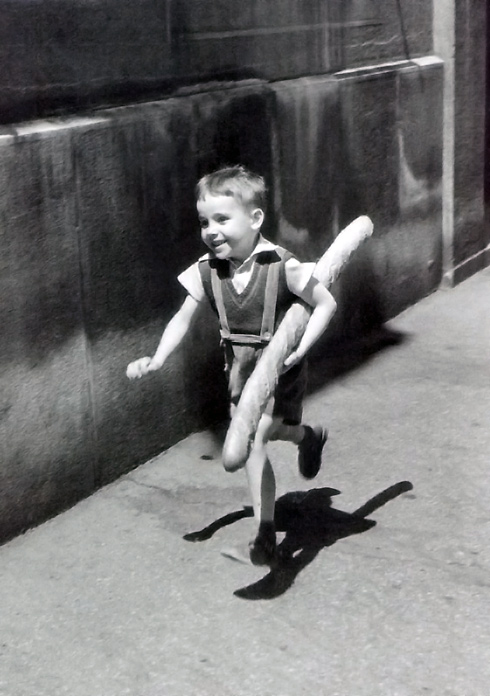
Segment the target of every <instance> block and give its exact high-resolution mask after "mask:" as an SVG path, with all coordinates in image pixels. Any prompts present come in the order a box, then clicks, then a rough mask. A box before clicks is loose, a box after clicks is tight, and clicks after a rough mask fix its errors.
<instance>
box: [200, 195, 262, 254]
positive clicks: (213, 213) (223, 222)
mask: <svg viewBox="0 0 490 696" xmlns="http://www.w3.org/2000/svg"><path fill="white" fill-rule="evenodd" d="M197 212H198V215H199V223H200V225H201V237H202V240H203V242H204V243H205V244H206V245H207V246H208V247H209V248H210V249H211V251H212V253H213V254H214V256H216V258H218V259H232V260H234V261H244V260H245V259H246V258H247V257H248V256H250V254H251V253H252V250H253V248H254V246H255V241H256V237H257V234H258V232H259V230H260V226H261V225H262V221H263V219H264V213H263V211H262V210H261V209H260V208H256V209H255V210H249V209H248V208H246V207H245V206H243V205H242V204H241V203H240V201H237V200H236V198H233V196H212V195H210V194H208V195H206V196H205V197H204V198H203V199H201V200H199V201H197Z"/></svg>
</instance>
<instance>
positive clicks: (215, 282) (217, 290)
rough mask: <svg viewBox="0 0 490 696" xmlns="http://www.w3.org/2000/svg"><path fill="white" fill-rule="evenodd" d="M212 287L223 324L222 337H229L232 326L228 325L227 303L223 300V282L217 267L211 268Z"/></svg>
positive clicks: (220, 320)
mask: <svg viewBox="0 0 490 696" xmlns="http://www.w3.org/2000/svg"><path fill="white" fill-rule="evenodd" d="M210 270H211V288H212V290H213V295H214V301H215V303H216V309H217V310H218V317H219V323H220V326H221V338H224V339H229V338H230V336H231V334H230V327H229V326H228V318H227V316H226V310H225V303H224V302H223V291H222V289H221V283H220V280H219V278H218V271H217V270H216V268H211V269H210Z"/></svg>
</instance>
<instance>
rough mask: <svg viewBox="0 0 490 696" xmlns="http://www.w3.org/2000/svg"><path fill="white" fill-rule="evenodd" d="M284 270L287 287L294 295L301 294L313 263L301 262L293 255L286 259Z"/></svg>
mask: <svg viewBox="0 0 490 696" xmlns="http://www.w3.org/2000/svg"><path fill="white" fill-rule="evenodd" d="M285 270H286V282H287V285H288V289H289V290H290V291H291V292H292V293H293V294H294V295H298V296H301V294H302V293H303V291H304V289H305V287H306V286H307V285H308V281H309V280H310V278H311V276H312V274H313V271H314V270H315V264H314V263H301V262H300V261H298V259H297V258H295V257H294V256H293V257H292V258H290V259H288V260H287V261H286V264H285Z"/></svg>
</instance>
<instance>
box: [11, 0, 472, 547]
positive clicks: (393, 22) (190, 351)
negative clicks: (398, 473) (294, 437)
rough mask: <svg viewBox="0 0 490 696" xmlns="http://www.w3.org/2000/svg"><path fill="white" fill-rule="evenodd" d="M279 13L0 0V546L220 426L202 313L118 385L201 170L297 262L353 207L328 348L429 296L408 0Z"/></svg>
mask: <svg viewBox="0 0 490 696" xmlns="http://www.w3.org/2000/svg"><path fill="white" fill-rule="evenodd" d="M287 4H288V8H289V9H288V12H285V11H281V12H277V7H279V6H280V7H281V8H282V10H284V2H281V3H278V2H271V0H268V1H266V0H262V1H259V0H256V1H255V2H251V3H247V4H246V5H245V4H243V5H244V6H243V8H242V7H241V5H240V4H237V3H230V2H226V3H223V2H218V1H217V0H216V1H214V0H213V1H211V0H208V1H207V2H203V1H202V0H201V2H197V1H196V0H193V1H192V2H191V1H189V0H188V1H187V2H179V3H177V2H174V3H172V2H164V1H163V0H162V1H160V2H156V0H152V1H151V2H150V1H149V0H147V2H141V3H137V4H134V3H132V4H131V3H126V2H120V3H118V4H117V6H116V5H115V4H114V3H113V2H109V1H108V0H105V1H104V2H102V0H100V1H99V0H97V2H93V3H90V6H89V5H87V4H86V3H79V4H77V3H75V8H74V9H73V8H72V9H73V12H72V14H70V21H68V17H67V15H66V12H68V8H67V5H66V3H64V2H61V0H60V1H59V2H54V0H53V1H52V2H46V1H45V0H43V1H42V2H41V0H38V1H37V0H32V2H30V3H25V4H24V8H25V12H26V15H24V20H25V21H24V24H22V27H21V20H22V15H21V14H20V5H19V3H14V2H13V1H12V2H6V0H0V5H1V9H2V11H4V17H7V18H8V22H4V23H3V24H2V27H3V28H4V29H5V27H6V26H10V27H11V28H12V27H13V26H15V27H17V28H18V29H19V31H20V32H21V33H20V34H19V36H21V37H22V41H24V48H25V49H26V50H25V52H23V53H22V55H20V56H19V55H14V53H12V51H13V50H14V48H13V40H12V34H11V32H6V33H5V36H4V37H3V41H0V47H2V48H0V51H3V52H4V56H7V58H4V60H7V59H8V60H10V63H9V65H10V66H11V68H12V69H11V70H6V71H4V72H3V73H2V76H1V77H0V80H3V81H4V82H3V87H2V88H1V89H0V106H2V113H3V123H4V125H3V127H1V128H0V219H1V228H0V259H1V263H2V271H3V272H2V274H1V275H0V284H1V292H0V318H1V321H2V326H3V327H4V331H3V332H2V334H1V336H0V362H1V365H2V370H1V372H0V385H1V389H0V416H1V418H0V441H1V443H2V444H1V448H2V458H1V461H2V464H1V469H0V486H1V488H0V490H1V491H2V493H1V494H0V538H1V539H5V538H8V537H9V536H12V535H13V534H16V533H18V532H20V531H21V530H23V529H25V528H27V527H28V526H30V525H32V524H36V523H37V522H39V521H41V520H43V519H45V518H46V517H47V516H49V515H52V514H55V513H56V512H58V511H60V510H61V509H63V508H65V507H67V506H68V505H70V504H73V503H74V502H76V501H77V500H78V499H80V498H81V497H83V496H85V495H88V494H90V493H91V492H92V491H93V490H94V489H95V488H97V487H98V486H100V485H103V484H105V483H107V482H109V481H111V480H113V479H114V478H116V477H117V476H119V475H120V474H122V473H124V472H126V471H128V470H130V469H131V468H133V467H134V466H136V465H138V464H140V463H142V462H143V461H146V460H147V459H148V458H150V457H151V456H153V455H155V454H157V453H158V452H160V451H162V450H163V449H165V448H166V447H168V446H170V445H171V444H173V443H174V442H176V441H177V440H179V439H180V438H182V437H184V436H185V435H186V434H188V433H189V432H192V431H195V430H198V429H200V428H203V427H207V426H210V425H212V424H213V423H215V422H217V421H218V420H219V419H222V418H223V417H224V415H225V405H224V401H225V399H224V398H223V397H224V395H225V384H224V376H223V372H222V367H221V356H220V354H219V349H218V345H217V344H218V334H217V327H216V322H215V321H214V318H213V317H212V315H211V314H210V313H209V312H208V311H206V310H203V313H202V315H201V317H200V318H199V321H198V323H197V326H196V327H195V330H194V331H193V333H192V335H191V336H189V338H188V340H187V341H186V342H185V345H184V346H183V348H182V350H179V351H178V352H176V353H175V354H174V355H173V356H172V357H171V359H170V360H169V362H168V364H167V365H166V366H165V368H164V369H163V370H162V371H160V372H159V373H156V374H154V375H152V376H151V378H148V379H146V380H142V381H137V382H129V381H128V380H127V379H126V377H125V368H126V365H127V363H128V362H129V361H130V360H132V359H135V358H136V357H139V356H141V355H145V354H151V353H152V351H153V350H154V348H155V347H156V344H157V342H158V339H159V336H160V334H161V331H162V330H163V328H164V326H165V323H166V322H167V321H168V319H169V318H170V316H171V315H172V313H173V312H174V311H175V309H176V308H177V307H178V306H179V303H180V302H181V301H182V291H181V289H180V288H179V287H178V283H177V282H176V280H175V276H176V275H177V273H178V272H179V271H180V270H182V269H183V268H185V267H186V265H188V264H189V263H190V262H191V261H192V260H193V259H195V258H196V257H197V256H198V255H199V254H200V253H201V246H200V242H199V233H198V229H197V220H196V216H195V212H194V201H193V198H194V196H193V191H194V185H195V182H196V180H197V178H198V177H199V176H201V175H202V174H203V173H205V172H207V171H209V170H210V169H212V168H214V167H217V166H220V165H222V164H225V163H234V162H242V163H243V164H245V165H247V166H249V167H251V168H253V169H255V170H257V171H259V172H260V173H262V174H264V176H265V177H266V178H267V181H268V182H269V185H270V206H269V214H268V220H267V226H266V229H265V231H266V234H268V235H269V236H270V237H272V238H275V239H277V240H278V241H280V242H281V243H283V244H285V245H287V246H288V247H290V248H291V249H292V250H293V251H295V252H296V253H297V254H298V255H299V256H300V257H301V258H304V259H307V260H312V259H313V258H316V257H317V256H318V255H320V254H321V253H322V252H323V250H324V249H325V248H326V247H327V246H328V245H329V243H330V242H331V241H332V240H333V238H334V237H335V235H336V234H337V232H338V231H339V230H340V229H341V228H342V227H343V226H344V225H345V224H347V223H348V222H349V221H350V220H352V219H353V218H354V217H356V216H357V215H359V214H366V213H367V214H368V215H370V217H371V218H372V219H373V222H374V226H375V235H374V238H373V239H371V240H370V241H369V242H368V243H367V244H366V245H365V246H364V247H363V248H362V250H361V251H360V252H359V254H358V255H357V256H356V257H355V259H354V260H353V261H352V263H351V264H350V266H349V268H348V269H347V270H346V272H345V274H344V275H343V276H342V278H341V280H340V281H339V282H338V284H337V285H336V287H335V294H336V296H337V298H338V301H339V308H340V309H339V312H338V316H337V319H336V322H335V325H334V327H333V329H332V332H331V335H330V340H336V339H337V338H339V337H342V336H345V335H356V334H358V333H359V332H361V331H365V330H367V329H369V328H370V327H372V326H373V325H377V324H379V323H380V322H383V321H384V320H386V319H387V318H389V317H392V316H394V315H395V314H396V313H398V312H399V311H401V310H402V309H403V308H405V307H406V306H408V305H410V304H412V303H414V302H416V301H417V300H418V299H420V298H421V297H423V296H425V295H427V294H428V293H430V292H432V291H433V290H435V289H436V288H437V287H438V285H439V283H440V280H441V277H442V273H443V266H444V242H443V240H444V237H443V219H442V217H443V163H444V157H445V155H444V154H443V152H444V147H446V146H447V145H445V144H444V143H445V142H446V141H445V140H444V139H443V132H445V131H444V122H443V115H444V113H445V112H444V109H443V101H444V93H443V87H444V74H445V73H444V64H443V62H442V61H441V60H440V58H438V57H437V56H432V55H431V51H432V35H433V32H432V21H433V19H434V21H435V18H433V15H432V8H431V7H430V4H429V3H426V2H420V3H416V2H410V3H408V2H407V3H400V2H398V1H397V0H396V1H395V0H394V1H393V2H389V3H386V5H384V10H383V14H381V13H380V11H379V3H377V2H374V1H372V0H357V1H355V0H349V1H347V2H345V1H344V2H340V0H339V1H334V0H331V2H313V1H312V0H311V1H310V0H309V1H308V2H299V1H296V2H293V0H288V2H287ZM231 5H233V6H234V7H235V12H233V13H230V12H229V11H228V10H229V9H230V7H231ZM89 7H90V8H91V9H92V10H93V12H94V14H93V15H91V14H90V11H89ZM204 10H206V11H204ZM148 17H152V18H153V20H152V21H153V23H152V22H151V21H150V20H149V19H148ZM278 17H279V18H280V21H279V20H278ZM96 21H97V26H98V27H102V31H101V34H100V36H99V35H98V36H97V38H94V37H95V33H94V31H93V27H94V22H96ZM15 22H17V24H15ZM61 27H62V28H63V31H61ZM90 27H92V31H89V29H90ZM21 28H22V31H21ZM48 39H49V40H48ZM9 41H10V43H9ZM22 41H21V42H19V41H18V42H17V49H15V50H18V46H19V43H22ZM143 44H144V45H145V48H144V49H143V48H142V46H143ZM128 45H129V46H131V48H132V50H131V52H128V50H127V47H128ZM305 46H307V47H308V50H305ZM68 48H70V50H68ZM89 49H90V50H89ZM9 51H10V53H9ZM130 54H131V55H132V60H129V56H130ZM417 56H418V57H417ZM408 57H410V58H411V60H408V59H407V58H408ZM82 58H83V59H82ZM475 60H476V58H475ZM14 67H15V69H16V70H17V72H16V73H15V71H14V69H13V68H14ZM75 72H76V75H75ZM33 76H34V77H35V78H36V79H34V77H33ZM232 76H233V77H234V79H231V77H232ZM211 77H213V78H214V79H213V80H212V81H209V80H210V79H211ZM164 78H165V79H164ZM167 78H168V79H167ZM154 90H156V92H155V91H154ZM2 100H3V101H2ZM106 102H107V103H109V107H107V108H104V106H105V105H106ZM120 102H126V103H124V104H123V103H120ZM90 105H91V106H93V107H96V108H93V109H92V110H91V111H86V110H85V109H86V107H87V106H90ZM3 107H4V108H3ZM60 111H61V112H62V113H59V112H60ZM34 116H35V117H36V119H32V120H25V121H22V122H21V121H20V120H19V119H20V118H21V117H22V118H31V117H34ZM39 117H42V118H39ZM446 125H447V124H446ZM471 147H474V145H473V144H471ZM464 234H466V233H464Z"/></svg>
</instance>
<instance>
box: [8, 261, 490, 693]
mask: <svg viewBox="0 0 490 696" xmlns="http://www.w3.org/2000/svg"><path fill="white" fill-rule="evenodd" d="M489 298H490V269H487V270H485V271H483V272H481V273H479V274H478V275H476V276H474V277H472V278H470V279H469V280H467V281H466V282H465V283H463V284H462V285H460V286H458V287H457V288H455V289H453V290H441V291H439V292H438V293H436V294H435V295H432V296H431V297H429V298H427V299H426V300H423V301H422V302H420V303H419V304H418V305H417V306H415V307H413V308H411V309H409V310H408V311H406V312H404V313H403V314H402V315H400V316H399V317H398V318H396V319H395V320H394V321H392V322H390V323H389V325H388V327H387V328H388V330H389V332H390V334H389V335H391V338H392V339H395V338H397V340H392V341H386V342H385V343H382V342H381V343H379V342H378V343H377V342H376V341H374V340H373V341H371V342H366V343H365V344H364V345H363V346H361V347H358V349H357V351H354V349H353V348H351V349H350V350H349V351H346V352H345V353H344V354H343V355H341V356H338V357H337V358H336V359H335V360H333V361H332V360H328V361H327V360H325V361H324V362H323V363H322V364H318V365H317V369H316V372H315V384H314V391H313V393H312V394H311V396H310V397H309V399H308V401H307V405H306V415H307V417H308V420H310V421H312V422H325V423H326V424H328V426H329V429H330V440H329V442H328V444H327V447H326V453H325V458H324V467H323V469H322V471H321V472H320V474H319V476H318V477H317V479H315V481H314V482H309V483H308V482H305V481H302V480H300V478H299V476H298V474H297V471H296V465H295V450H294V448H293V447H292V446H291V445H287V444H279V443H277V444H274V445H273V447H272V448H271V449H272V457H273V460H274V463H275V465H276V471H277V474H278V489H279V490H278V496H279V497H282V499H281V502H280V504H279V506H278V513H279V518H280V519H279V523H280V526H281V527H282V528H283V529H284V530H285V532H286V534H285V542H284V543H285V544H288V545H289V548H290V550H291V552H294V556H293V558H292V559H291V560H290V561H289V562H288V563H284V565H283V567H282V568H281V569H280V570H279V571H278V572H277V573H275V574H272V575H270V574H268V573H267V572H266V571H264V570H261V569H258V568H254V567H252V566H250V565H248V564H244V563H240V562H236V561H233V560H230V559H229V558H226V557H225V556H223V555H222V551H225V552H226V551H227V550H228V549H234V551H233V553H235V552H238V553H241V552H242V551H244V549H245V548H246V542H247V540H248V538H249V537H250V536H251V533H252V520H251V519H250V518H249V517H248V516H247V514H248V511H247V509H245V508H244V507H243V504H244V503H245V504H246V503H247V502H248V500H247V489H246V485H245V481H244V476H243V474H242V472H239V473H237V474H226V473H225V472H224V471H223V470H222V469H221V465H220V462H219V438H217V437H215V436H213V434H212V433H201V434H198V435H194V436H192V437H190V438H188V439H187V440H185V441H183V442H181V443H180V444H178V445H177V446H175V447H173V448H172V449H170V450H169V451H167V452H165V453H164V454H162V455H161V456H160V457H158V458H157V459H155V460H153V461H151V462H149V463H147V464H145V465H144V466H141V467H139V468H138V469H137V470H135V471H133V472H132V473H131V474H129V475H127V476H125V477H123V478H121V479H120V480H119V481H117V482H116V483H114V484H112V485H110V486H107V487H106V488H104V489H103V490H101V491H99V492H98V493H96V494H95V495H93V496H92V497H91V498H89V499H88V500H85V501H83V502H81V503H80V504H78V505H77V506H76V507H74V508H72V509H71V510H69V511H68V512H66V513H64V514H62V515H60V516H58V517H57V518H55V519H53V520H51V521H49V522H47V523H46V524H44V525H42V526H41V527H39V528H37V529H35V530H33V531H31V532H29V533H27V534H25V535H24V536H22V537H18V538H17V539H14V540H13V541H11V542H10V543H8V544H6V545H4V546H3V547H1V548H0V596H1V598H2V607H1V632H0V694H1V695H2V696H64V695H65V694H66V695H69V696H123V695H125V694H127V695H130V696H160V695H162V696H255V695H257V696H293V695H294V696H312V695H317V694H318V695H321V696H322V695H325V696H327V695H328V696H430V695H431V694H432V695H433V696H488V693H489V689H490V687H489V684H490V622H489V607H490V576H489V571H490V544H489V539H490V502H489V501H490V476H489V475H488V469H489V452H490V427H489V426H490V423H489V420H490V417H489V414H490V350H489V348H490V319H489V316H490V312H489V309H488V305H489ZM387 335H388V334H387ZM333 489H336V490H333ZM309 490H311V492H310V493H309V494H308V496H305V495H304V493H305V492H306V491H309ZM294 492H296V494H293V493H294ZM284 496H285V497H284ZM356 510H357V511H358V514H357V515H356V516H354V517H353V516H352V515H351V514H350V513H353V512H354V511H356ZM223 517H224V520H223V519H221V518H223ZM220 519H221V521H220ZM369 520H370V521H371V522H370V521H369ZM213 523H216V524H213ZM374 523H375V524H374ZM206 527H207V533H202V534H201V537H206V536H208V537H209V538H206V539H204V538H203V540H202V541H196V542H195V543H191V542H189V541H186V540H184V539H183V535H184V534H186V533H189V532H193V531H194V532H196V531H198V530H202V529H203V528H206ZM283 536H284V533H283ZM198 538H199V535H198Z"/></svg>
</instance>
